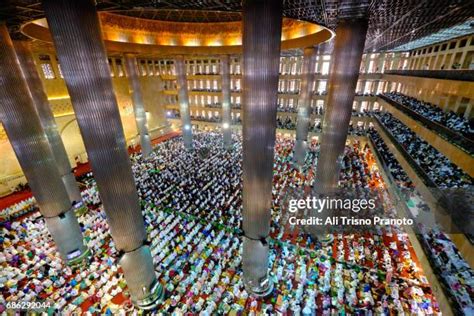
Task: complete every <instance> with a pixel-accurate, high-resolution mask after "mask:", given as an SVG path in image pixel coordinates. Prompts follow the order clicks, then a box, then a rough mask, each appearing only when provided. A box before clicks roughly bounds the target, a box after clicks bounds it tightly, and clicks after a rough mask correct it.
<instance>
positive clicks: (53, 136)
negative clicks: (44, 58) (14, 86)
mask: <svg viewBox="0 0 474 316" xmlns="http://www.w3.org/2000/svg"><path fill="white" fill-rule="evenodd" d="M13 45H14V47H15V51H16V55H17V57H18V60H19V61H20V67H21V69H22V72H23V75H24V76H25V79H26V82H27V85H28V87H29V90H30V93H31V97H32V98H33V103H34V105H35V108H36V112H38V116H39V118H40V121H41V125H42V127H43V129H44V132H45V133H46V137H47V138H48V141H49V144H50V146H51V150H52V151H53V156H54V159H55V160H56V166H57V167H58V169H59V174H60V175H61V179H62V181H63V183H64V185H65V187H66V191H67V193H68V196H69V199H70V201H71V204H78V203H80V202H81V201H82V197H81V192H80V191H79V187H78V186H77V182H76V178H75V177H74V173H73V172H72V168H71V163H70V162H69V157H68V155H67V152H66V148H65V147H64V143H63V140H62V139H61V136H60V135H59V131H58V127H57V126H56V121H55V120H54V116H53V111H52V110H51V106H50V104H49V102H48V97H47V96H46V93H45V92H44V87H43V83H42V82H41V79H40V77H39V74H38V70H37V68H36V65H35V62H34V58H33V54H32V53H31V49H30V47H29V43H28V42H26V41H17V42H15V43H14V44H13ZM53 58H54V57H53Z"/></svg>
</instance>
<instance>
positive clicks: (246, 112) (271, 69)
mask: <svg viewBox="0 0 474 316" xmlns="http://www.w3.org/2000/svg"><path fill="white" fill-rule="evenodd" d="M281 24H282V1H281V0H278V1H274V0H247V1H244V3H243V102H242V105H243V125H242V133H243V144H242V147H243V148H242V149H243V214H242V215H243V223H242V228H243V231H244V237H243V257H242V267H243V280H244V284H245V287H246V288H247V290H248V291H250V292H251V293H254V294H255V295H259V296H264V295H267V294H268V293H270V292H271V291H272V288H273V285H272V283H271V280H270V279H269V278H268V251H269V246H268V243H267V237H268V234H269V232H270V219H271V212H270V208H271V204H272V203H271V202H272V179H273V173H272V171H273V170H272V168H273V155H274V146H275V131H276V112H277V99H278V93H277V89H278V66H279V61H280V38H281Z"/></svg>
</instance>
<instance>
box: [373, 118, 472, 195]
mask: <svg viewBox="0 0 474 316" xmlns="http://www.w3.org/2000/svg"><path fill="white" fill-rule="evenodd" d="M376 116H377V117H378V119H379V121H380V122H381V123H382V124H383V125H384V126H385V128H386V129H387V130H388V131H389V133H391V134H392V135H393V136H394V137H395V139H396V140H397V142H398V143H399V144H400V145H401V146H402V147H403V148H404V149H405V150H406V151H407V153H408V154H409V155H410V156H411V158H412V159H413V160H414V162H415V163H416V164H418V165H419V166H420V167H421V168H422V169H423V170H424V172H425V173H426V175H427V176H428V177H429V178H430V179H431V180H432V181H433V182H434V183H435V184H436V185H437V186H438V187H439V188H459V187H464V188H468V187H469V186H471V185H473V183H474V179H472V178H471V177H470V176H469V175H468V174H466V173H465V172H464V171H463V170H461V169H460V168H459V167H458V166H456V165H455V164H453V163H452V162H451V161H450V160H449V159H448V158H447V157H446V156H444V155H443V154H441V153H440V152H439V151H438V150H436V149H435V148H434V147H433V146H431V145H430V144H428V143H427V142H426V141H424V140H422V139H421V138H420V137H418V136H417V135H416V134H415V133H414V132H413V131H412V130H411V129H410V128H408V127H407V126H406V125H404V124H403V123H402V122H401V121H399V120H398V119H397V118H395V117H394V116H393V115H391V114H390V113H383V114H377V115H376Z"/></svg>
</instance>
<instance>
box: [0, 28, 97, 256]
mask: <svg viewBox="0 0 474 316" xmlns="http://www.w3.org/2000/svg"><path fill="white" fill-rule="evenodd" d="M0 74H1V84H0V121H2V123H3V127H4V128H5V131H6V133H7V136H8V139H9V140H10V143H11V145H12V147H13V150H14V151H15V154H16V156H17V158H18V161H19V163H20V165H21V168H22V170H23V173H24V174H25V176H26V179H27V180H28V184H29V185H30V188H31V191H32V192H33V195H34V197H35V199H36V202H37V203H38V205H39V207H40V213H41V215H43V217H44V218H45V221H46V225H47V227H48V230H49V232H50V233H51V236H52V238H53V240H54V242H55V244H56V247H57V249H58V251H59V253H60V255H61V258H62V259H63V260H65V261H67V262H69V263H72V262H74V261H77V260H79V259H81V258H83V257H84V256H85V255H86V254H87V253H88V251H87V248H86V247H85V246H84V243H83V240H82V234H81V229H80V227H79V223H78V222H77V218H76V216H75V214H74V211H73V209H72V205H71V201H70V200H69V196H68V193H67V191H66V188H65V186H64V183H63V182H62V181H61V176H60V174H59V170H58V168H57V166H56V160H55V159H54V156H53V152H52V150H51V147H50V145H49V143H48V138H47V137H46V134H45V132H44V130H43V127H42V126H41V122H40V118H39V116H38V113H37V112H36V110H35V106H34V104H33V100H32V97H31V95H30V91H29V90H28V86H27V84H26V78H25V77H24V76H23V73H22V71H21V68H20V63H19V60H18V59H17V56H16V54H15V50H14V48H13V43H12V41H11V39H10V36H9V34H8V30H7V27H6V25H5V24H0Z"/></svg>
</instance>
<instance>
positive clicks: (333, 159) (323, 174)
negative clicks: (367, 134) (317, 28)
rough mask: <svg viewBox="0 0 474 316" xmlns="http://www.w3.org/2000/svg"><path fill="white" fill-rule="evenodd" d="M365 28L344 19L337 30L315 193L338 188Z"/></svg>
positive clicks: (359, 21)
mask: <svg viewBox="0 0 474 316" xmlns="http://www.w3.org/2000/svg"><path fill="white" fill-rule="evenodd" d="M367 25H368V22H367V19H364V18H360V19H343V20H339V23H338V26H337V29H336V38H335V44H334V51H333V53H332V58H331V59H332V60H331V72H330V77H329V87H328V98H327V100H328V102H327V105H328V106H327V107H326V111H325V112H324V120H323V130H322V135H321V152H320V157H319V160H318V165H317V173H316V177H317V187H318V192H320V193H322V194H328V193H331V192H333V191H334V190H335V189H336V186H337V181H338V177H339V169H340V168H339V166H340V162H341V159H342V157H343V155H344V146H345V143H346V138H347V130H348V127H349V122H350V119H351V112H352V104H353V102H354V91H355V88H356V85H357V79H358V77H359V67H360V61H361V58H362V52H363V49H364V42H365V34H366V32H367Z"/></svg>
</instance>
